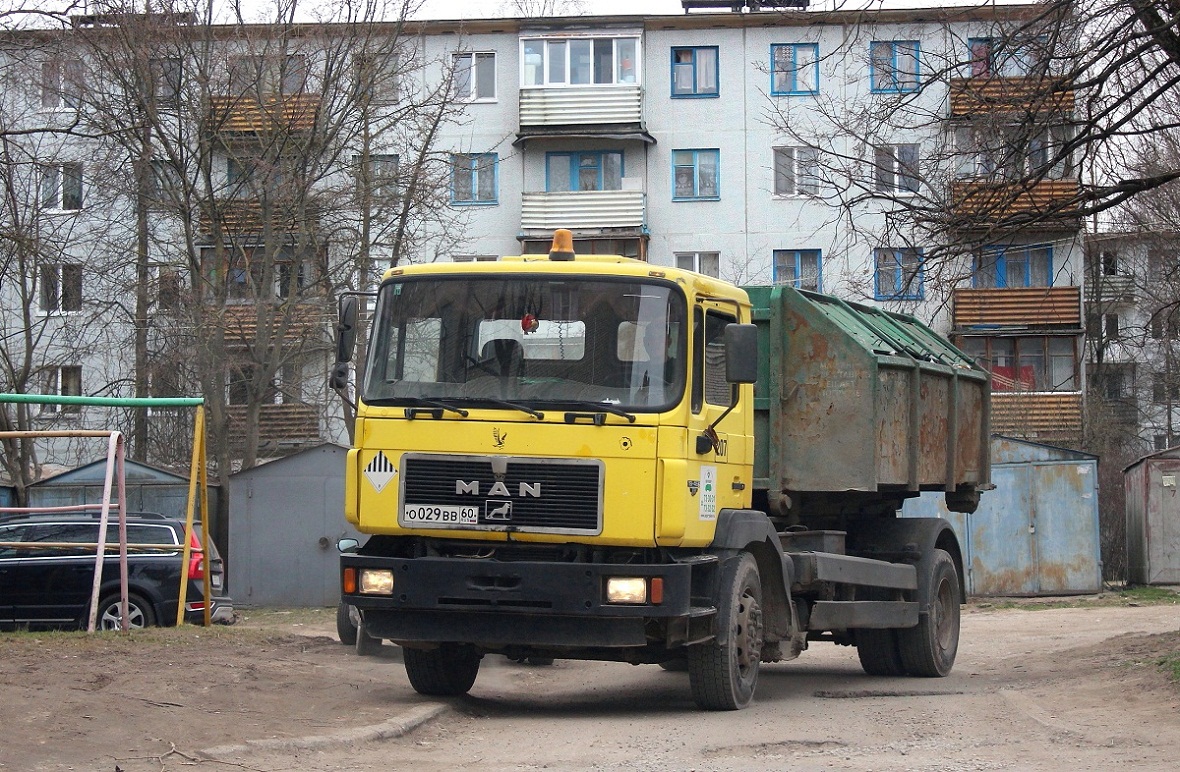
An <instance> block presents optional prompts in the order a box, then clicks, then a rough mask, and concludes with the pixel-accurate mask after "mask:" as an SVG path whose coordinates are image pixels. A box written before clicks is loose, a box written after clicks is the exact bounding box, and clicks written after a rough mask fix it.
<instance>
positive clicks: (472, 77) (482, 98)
mask: <svg viewBox="0 0 1180 772" xmlns="http://www.w3.org/2000/svg"><path fill="white" fill-rule="evenodd" d="M461 59H467V60H469V61H470V62H471V64H470V65H469V66H468V67H467V68H466V72H467V76H466V78H465V80H466V83H467V87H468V89H467V92H466V93H461V92H460V91H459V84H460V79H459V72H460V65H459V60H461ZM480 59H491V62H492V79H491V81H492V82H491V86H492V93H491V95H481V94H480V93H479V88H480V85H481V84H480V79H479V67H478V64H479V60H480ZM451 64H452V67H453V68H454V72H455V83H454V87H455V100H456V101H459V102H467V103H469V104H478V103H489V102H496V101H498V98H497V95H498V93H499V85H500V84H499V79H500V78H499V72H498V71H497V67H496V52H495V51H456V52H455V53H453V54H451Z"/></svg>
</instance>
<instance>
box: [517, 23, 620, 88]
mask: <svg viewBox="0 0 1180 772" xmlns="http://www.w3.org/2000/svg"><path fill="white" fill-rule="evenodd" d="M584 40H586V41H590V61H589V65H588V66H589V68H590V80H589V81H587V82H585V83H572V82H571V74H572V72H573V69H574V68H573V67H572V66H571V57H572V56H573V53H572V50H573V46H572V45H571V43H574V42H579V41H584ZM603 40H609V41H611V68H610V70H611V80H610V82H609V83H608V82H595V79H594V69H595V62H594V56H595V51H594V42H595V41H603ZM620 41H631V43H632V45H631V49H632V50H631V51H630V53H631V56H632V58H631V60H630V65H629V66H628V65H627V64H626V62H627V61H628V59H627V58H626V56H627V53H628V52H626V51H622V52H620V46H619V43H620ZM530 43H540V45H541V62H540V64H539V65H537V66H539V67H540V70H539V72H540V76H541V77H540V82H539V83H537V82H528V81H526V75H527V74H528V70H527V68H528V67H529V66H530V64H529V62H528V61H527V59H528V56H530V54H529V53H528V52H527V51H526V49H527V47H528V46H529V44H530ZM556 46H563V48H562V54H561V76H562V78H563V79H562V80H550V77H551V76H552V74H553V73H554V71H555V70H554V69H553V63H552V58H551V53H552V51H553V47H556ZM519 56H520V88H521V89H522V90H525V89H535V88H587V87H592V88H618V87H620V86H639V85H642V82H643V81H642V78H641V75H642V73H643V45H642V36H641V35H640V34H626V35H615V36H611V35H552V36H548V35H540V36H532V37H522V38H521V39H520V48H519Z"/></svg>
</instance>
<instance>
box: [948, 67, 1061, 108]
mask: <svg viewBox="0 0 1180 772" xmlns="http://www.w3.org/2000/svg"><path fill="white" fill-rule="evenodd" d="M1073 108H1074V94H1073V90H1072V89H1069V88H1066V87H1065V86H1064V85H1063V84H1061V83H1060V82H1057V81H1054V80H1053V79H1051V78H1039V77H1024V78H1001V77H994V76H993V77H982V78H980V77H976V78H952V79H951V82H950V112H951V117H954V118H964V117H970V116H973V115H991V114H995V113H1020V114H1023V115H1027V114H1029V113H1057V114H1061V113H1069V112H1072V111H1073Z"/></svg>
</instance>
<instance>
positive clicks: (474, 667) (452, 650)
mask: <svg viewBox="0 0 1180 772" xmlns="http://www.w3.org/2000/svg"><path fill="white" fill-rule="evenodd" d="M402 656H403V658H404V660H405V663H406V675H407V676H409V678H410V686H413V687H414V691H416V692H418V694H425V695H427V696H429V697H457V696H459V695H461V694H467V692H468V691H470V690H471V686H472V685H473V684H474V683H475V677H476V676H477V675H479V661H480V659H481V658H482V655H481V654H480V653H479V652H478V651H476V650H475V649H474V648H473V647H471V646H463V645H461V644H457V643H444V644H440V645H439V647H438V648H437V649H430V650H426V649H403V650H402Z"/></svg>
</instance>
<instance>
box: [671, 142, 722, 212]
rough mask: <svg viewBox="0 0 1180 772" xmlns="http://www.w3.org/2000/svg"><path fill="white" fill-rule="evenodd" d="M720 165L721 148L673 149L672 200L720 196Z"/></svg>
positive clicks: (715, 197)
mask: <svg viewBox="0 0 1180 772" xmlns="http://www.w3.org/2000/svg"><path fill="white" fill-rule="evenodd" d="M720 165H721V151H720V150H673V151H672V179H673V187H672V200H673V201H692V200H702V199H717V198H720V197H721V190H720V180H719V172H720V170H719V167H720Z"/></svg>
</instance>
